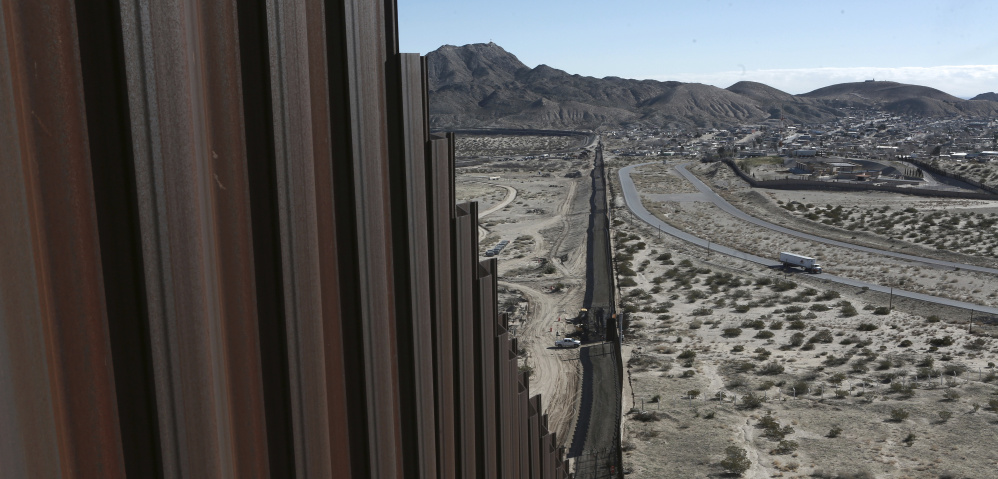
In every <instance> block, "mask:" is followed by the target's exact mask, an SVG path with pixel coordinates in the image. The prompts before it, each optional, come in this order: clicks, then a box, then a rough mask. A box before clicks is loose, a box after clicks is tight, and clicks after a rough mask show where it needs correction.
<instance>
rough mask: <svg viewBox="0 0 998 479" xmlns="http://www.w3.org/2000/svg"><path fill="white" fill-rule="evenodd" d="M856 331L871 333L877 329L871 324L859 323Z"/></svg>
mask: <svg viewBox="0 0 998 479" xmlns="http://www.w3.org/2000/svg"><path fill="white" fill-rule="evenodd" d="M856 329H858V330H860V331H873V330H874V329H877V325H876V324H872V323H860V325H859V327H858V328H856Z"/></svg>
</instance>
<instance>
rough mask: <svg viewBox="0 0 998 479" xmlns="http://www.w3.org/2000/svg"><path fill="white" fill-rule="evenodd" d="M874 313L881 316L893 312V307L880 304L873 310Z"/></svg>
mask: <svg viewBox="0 0 998 479" xmlns="http://www.w3.org/2000/svg"><path fill="white" fill-rule="evenodd" d="M873 314H878V315H881V316H883V315H885V314H891V309H890V308H888V307H887V306H878V307H877V308H876V309H874V310H873Z"/></svg>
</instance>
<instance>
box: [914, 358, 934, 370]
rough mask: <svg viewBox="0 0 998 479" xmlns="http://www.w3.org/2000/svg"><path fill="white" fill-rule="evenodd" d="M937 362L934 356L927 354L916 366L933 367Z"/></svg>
mask: <svg viewBox="0 0 998 479" xmlns="http://www.w3.org/2000/svg"><path fill="white" fill-rule="evenodd" d="M935 363H936V360H935V359H933V358H932V356H925V357H924V358H922V360H921V361H919V362H918V364H917V365H916V366H918V367H921V368H932V365H933V364H935Z"/></svg>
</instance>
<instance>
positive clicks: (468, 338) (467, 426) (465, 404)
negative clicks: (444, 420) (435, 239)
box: [453, 203, 478, 477]
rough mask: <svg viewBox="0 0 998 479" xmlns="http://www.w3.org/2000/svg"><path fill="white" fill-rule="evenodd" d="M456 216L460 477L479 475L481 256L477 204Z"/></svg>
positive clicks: (464, 206) (462, 208) (463, 206)
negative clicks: (477, 294) (476, 293)
mask: <svg viewBox="0 0 998 479" xmlns="http://www.w3.org/2000/svg"><path fill="white" fill-rule="evenodd" d="M456 214H457V216H456V217H455V219H454V236H455V241H454V243H453V244H454V255H453V258H454V266H453V268H454V282H455V284H454V308H455V313H454V326H455V327H454V345H455V355H454V360H455V362H456V365H455V393H456V394H455V395H456V397H455V403H456V405H457V407H456V408H455V409H456V410H457V436H456V440H457V445H458V455H457V459H458V469H457V470H458V477H476V476H477V475H478V469H477V467H478V446H477V442H478V433H477V428H478V423H477V421H476V414H475V409H476V401H475V396H476V389H475V373H476V370H475V354H476V349H475V329H474V322H475V312H474V307H475V304H474V298H473V296H474V293H473V290H474V289H475V288H474V286H475V278H474V276H473V275H474V274H475V271H476V269H477V256H478V231H477V218H478V211H477V205H476V204H474V203H464V204H460V205H457V207H456Z"/></svg>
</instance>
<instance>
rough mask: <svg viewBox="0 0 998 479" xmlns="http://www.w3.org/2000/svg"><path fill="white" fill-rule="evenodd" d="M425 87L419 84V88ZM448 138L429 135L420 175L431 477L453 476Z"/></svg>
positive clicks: (451, 298)
mask: <svg viewBox="0 0 998 479" xmlns="http://www.w3.org/2000/svg"><path fill="white" fill-rule="evenodd" d="M425 84H426V83H424V85H425ZM448 143H449V142H448V140H447V139H446V138H441V137H431V138H430V140H429V142H427V145H426V147H427V154H426V171H427V177H428V178H429V183H428V184H429V194H428V198H429V199H430V201H428V202H427V208H428V213H427V216H428V217H429V220H428V224H429V226H430V236H429V242H430V248H429V255H430V268H431V277H432V279H431V281H430V286H431V288H432V292H431V294H432V298H431V299H432V300H431V302H430V304H431V307H432V312H431V314H432V321H431V328H432V332H433V360H434V368H433V370H434V377H433V381H434V396H435V405H436V411H435V417H436V419H437V424H436V449H437V476H438V477H440V478H441V479H452V478H456V477H457V463H456V460H457V459H456V453H457V451H456V449H457V444H456V442H455V438H454V437H455V429H454V428H455V425H456V419H457V417H456V416H455V413H456V409H455V404H454V378H455V370H456V368H455V365H454V338H453V331H454V320H453V318H454V315H453V308H452V306H451V305H452V301H453V288H452V286H451V285H452V272H451V265H452V260H453V258H452V256H451V252H452V251H453V248H452V245H451V241H452V239H451V238H452V231H451V210H452V209H453V207H454V205H453V204H451V203H449V201H450V197H451V196H450V195H451V193H452V189H453V184H452V183H451V181H450V171H451V170H450V161H451V158H452V157H451V155H450V148H449V145H448Z"/></svg>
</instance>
